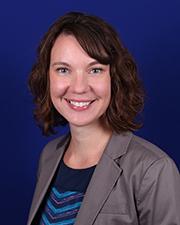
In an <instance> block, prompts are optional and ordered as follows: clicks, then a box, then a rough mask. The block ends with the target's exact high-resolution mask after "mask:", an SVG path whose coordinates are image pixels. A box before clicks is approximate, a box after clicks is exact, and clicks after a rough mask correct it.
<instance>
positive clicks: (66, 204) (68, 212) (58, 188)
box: [39, 160, 95, 225]
mask: <svg viewBox="0 0 180 225" xmlns="http://www.w3.org/2000/svg"><path fill="white" fill-rule="evenodd" d="M94 169H95V166H92V167H89V168H86V169H72V168H70V167H68V166H66V165H65V163H64V162H63V160H62V161H61V163H60V167H59V169H58V171H57V174H56V176H55V179H54V181H53V182H52V185H51V187H50V190H49V191H48V193H47V196H46V198H45V200H44V203H43V205H42V208H41V212H40V222H39V225H66V224H67V225H73V224H74V223H75V220H76V216H77V214H78V211H79V209H80V206H81V203H82V201H83V197H84V194H85V192H86V189H87V186H88V184H89V181H90V179H91V176H92V174H93V172H94Z"/></svg>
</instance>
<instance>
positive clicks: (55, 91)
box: [50, 78, 68, 99]
mask: <svg viewBox="0 0 180 225" xmlns="http://www.w3.org/2000/svg"><path fill="white" fill-rule="evenodd" d="M67 86H68V85H67V84H66V82H64V81H61V80H60V79H58V80H57V79H53V78H50V95H51V98H52V99H54V98H57V97H58V98H59V97H62V96H63V95H64V93H65V92H66V89H67Z"/></svg>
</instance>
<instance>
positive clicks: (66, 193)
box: [52, 187, 78, 198]
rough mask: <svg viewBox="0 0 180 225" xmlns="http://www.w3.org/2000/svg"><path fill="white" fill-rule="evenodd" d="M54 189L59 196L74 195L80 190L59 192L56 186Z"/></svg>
mask: <svg viewBox="0 0 180 225" xmlns="http://www.w3.org/2000/svg"><path fill="white" fill-rule="evenodd" d="M52 191H53V192H54V194H55V195H56V196H57V197H58V198H65V197H68V196H70V195H74V194H76V193H78V192H76V191H66V192H64V193H59V192H58V190H57V189H56V188H55V187H53V188H52Z"/></svg>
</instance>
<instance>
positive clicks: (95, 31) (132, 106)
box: [29, 12, 144, 135]
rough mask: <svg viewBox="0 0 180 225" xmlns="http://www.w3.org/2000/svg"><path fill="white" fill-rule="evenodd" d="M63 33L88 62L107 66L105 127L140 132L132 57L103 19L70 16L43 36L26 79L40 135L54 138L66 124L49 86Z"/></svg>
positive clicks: (140, 103)
mask: <svg viewBox="0 0 180 225" xmlns="http://www.w3.org/2000/svg"><path fill="white" fill-rule="evenodd" d="M62 33H63V34H67V35H73V36H74V37H75V38H76V39H77V41H78V42H79V44H80V45H81V47H82V48H83V50H84V51H85V52H86V53H87V54H88V55H89V56H90V57H91V58H94V59H96V60H97V61H98V62H99V63H101V64H105V65H108V64H109V65H110V76H111V100H110V104H109V106H108V108H107V110H106V112H105V113H104V115H102V121H103V122H104V124H105V125H106V126H107V127H108V128H110V129H111V130H112V131H114V132H115V133H121V132H124V131H134V130H136V129H138V128H140V127H141V125H142V124H140V123H138V122H137V121H136V118H137V114H138V113H139V112H140V111H141V110H142V108H143V103H144V91H143V87H142V84H141V82H140V80H139V78H138V75H137V67H136V64H135V62H134V60H133V58H132V56H131V55H130V53H129V52H128V50H127V49H126V48H125V47H124V46H123V44H122V42H121V40H120V38H119V36H118V34H117V32H116V31H115V30H114V29H113V28H112V26H110V25H109V24H108V23H106V22H105V21H104V20H103V19H101V18H99V17H97V16H92V15H87V14H84V13H79V12H70V13H67V14H65V15H64V16H62V17H60V18H59V19H58V20H57V21H56V22H55V23H54V24H53V25H52V26H51V27H50V28H49V30H48V31H47V33H46V34H45V35H44V37H43V39H42V41H41V42H40V45H39V47H38V52H37V60H36V63H35V64H34V66H33V68H32V71H31V73H30V77H29V87H30V91H31V93H32V95H33V97H34V103H35V109H34V117H35V119H36V121H37V123H38V125H39V126H40V127H41V129H42V131H43V134H45V135H49V134H53V133H54V127H55V126H58V125H66V124H67V123H68V121H66V119H65V118H64V117H63V116H62V115H60V114H59V113H58V112H57V110H56V109H55V107H54V106H53V104H52V101H51V98H50V84H49V66H50V55H51V49H52V47H53V45H54V42H55V41H56V39H57V37H58V36H59V35H60V34H62Z"/></svg>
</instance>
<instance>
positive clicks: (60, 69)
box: [56, 67, 69, 74]
mask: <svg viewBox="0 0 180 225" xmlns="http://www.w3.org/2000/svg"><path fill="white" fill-rule="evenodd" d="M56 71H57V72H58V73H61V74H67V73H69V69H68V68H66V67H58V68H57V69H56Z"/></svg>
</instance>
